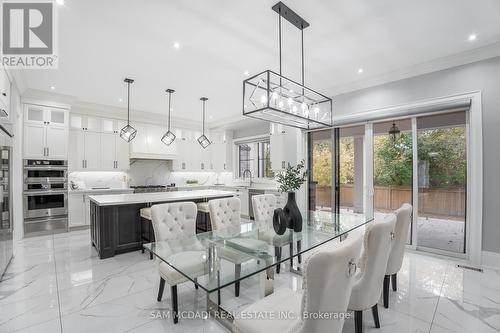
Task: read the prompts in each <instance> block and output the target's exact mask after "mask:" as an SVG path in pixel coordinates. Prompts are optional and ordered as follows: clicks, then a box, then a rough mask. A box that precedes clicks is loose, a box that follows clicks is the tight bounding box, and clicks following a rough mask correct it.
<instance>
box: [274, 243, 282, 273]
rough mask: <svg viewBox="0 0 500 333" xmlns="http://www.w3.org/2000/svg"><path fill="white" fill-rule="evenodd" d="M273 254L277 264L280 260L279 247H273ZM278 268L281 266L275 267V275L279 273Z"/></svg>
mask: <svg viewBox="0 0 500 333" xmlns="http://www.w3.org/2000/svg"><path fill="white" fill-rule="evenodd" d="M274 254H275V256H276V261H277V262H278V263H279V262H280V260H281V247H279V246H275V247H274ZM280 266H281V264H277V265H276V274H279V273H280Z"/></svg>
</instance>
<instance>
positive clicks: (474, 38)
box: [469, 34, 477, 42]
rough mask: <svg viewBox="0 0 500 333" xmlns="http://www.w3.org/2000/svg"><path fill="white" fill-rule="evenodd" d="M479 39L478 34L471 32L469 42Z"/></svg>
mask: <svg viewBox="0 0 500 333" xmlns="http://www.w3.org/2000/svg"><path fill="white" fill-rule="evenodd" d="M476 39H477V35H476V34H470V35H469V42H473V41H475V40H476Z"/></svg>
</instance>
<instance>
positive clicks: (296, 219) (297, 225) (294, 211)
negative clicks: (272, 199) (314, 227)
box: [283, 192, 302, 232]
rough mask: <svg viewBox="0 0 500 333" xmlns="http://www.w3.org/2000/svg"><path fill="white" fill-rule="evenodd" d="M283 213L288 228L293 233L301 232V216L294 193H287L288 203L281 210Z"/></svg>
mask: <svg viewBox="0 0 500 333" xmlns="http://www.w3.org/2000/svg"><path fill="white" fill-rule="evenodd" d="M283 212H284V213H285V215H286V216H287V217H288V228H290V229H293V230H294V231H295V232H300V231H302V215H301V214H300V210H299V207H297V202H296V201H295V192H288V201H287V203H286V205H285V207H284V208H283Z"/></svg>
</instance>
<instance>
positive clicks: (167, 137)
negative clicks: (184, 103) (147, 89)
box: [161, 89, 175, 146]
mask: <svg viewBox="0 0 500 333" xmlns="http://www.w3.org/2000/svg"><path fill="white" fill-rule="evenodd" d="M165 91H166V92H167V93H168V118H167V132H166V133H165V134H163V136H162V137H161V141H162V142H163V143H164V144H166V145H167V146H170V144H171V143H172V142H174V140H175V134H174V133H172V131H170V111H172V110H171V108H170V103H171V101H172V94H173V93H174V92H175V90H173V89H167V90H165Z"/></svg>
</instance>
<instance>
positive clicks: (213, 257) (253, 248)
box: [144, 211, 373, 293]
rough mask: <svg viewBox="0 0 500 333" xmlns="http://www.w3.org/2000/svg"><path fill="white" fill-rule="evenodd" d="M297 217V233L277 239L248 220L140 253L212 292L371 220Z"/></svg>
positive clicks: (319, 214) (262, 224) (263, 224)
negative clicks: (299, 226)
mask: <svg viewBox="0 0 500 333" xmlns="http://www.w3.org/2000/svg"><path fill="white" fill-rule="evenodd" d="M302 218H303V226H302V230H301V231H300V232H295V231H293V230H292V229H287V230H286V232H285V233H284V234H283V235H278V234H276V232H275V231H274V228H273V226H272V221H250V222H248V223H242V224H241V225H240V226H239V227H233V228H225V229H222V230H216V231H210V232H204V233H200V234H196V235H193V236H190V237H185V238H176V239H171V240H165V241H158V242H154V243H149V244H144V248H145V249H146V250H148V251H150V252H151V253H153V254H154V255H155V256H156V257H157V258H158V259H159V260H161V261H163V262H165V263H166V264H167V265H168V266H170V267H171V268H172V269H173V270H175V271H177V272H179V273H180V274H182V275H183V276H185V277H186V279H187V280H190V281H193V282H195V280H196V283H197V284H198V285H199V286H200V287H201V288H202V289H204V290H205V291H207V292H209V293H211V292H214V291H217V290H219V289H221V288H224V287H227V286H229V285H231V284H233V283H235V282H238V281H240V280H242V279H246V278H248V277H250V276H253V275H255V274H257V273H260V272H263V271H265V270H267V269H270V268H273V267H274V266H276V265H277V264H278V263H283V262H285V261H290V260H297V259H293V258H295V257H300V255H301V254H302V253H305V252H307V251H309V250H311V249H314V248H316V247H318V246H320V245H322V244H324V243H326V242H329V241H332V240H334V239H337V238H339V237H341V236H343V235H345V234H346V233H348V232H349V231H352V230H354V229H356V228H359V227H361V226H364V225H365V224H367V223H369V222H371V221H373V218H368V217H365V216H364V215H363V214H355V213H349V212H342V213H340V214H335V213H331V212H324V211H309V212H303V213H302Z"/></svg>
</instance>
